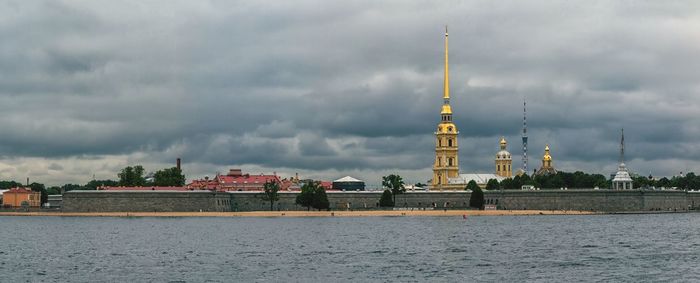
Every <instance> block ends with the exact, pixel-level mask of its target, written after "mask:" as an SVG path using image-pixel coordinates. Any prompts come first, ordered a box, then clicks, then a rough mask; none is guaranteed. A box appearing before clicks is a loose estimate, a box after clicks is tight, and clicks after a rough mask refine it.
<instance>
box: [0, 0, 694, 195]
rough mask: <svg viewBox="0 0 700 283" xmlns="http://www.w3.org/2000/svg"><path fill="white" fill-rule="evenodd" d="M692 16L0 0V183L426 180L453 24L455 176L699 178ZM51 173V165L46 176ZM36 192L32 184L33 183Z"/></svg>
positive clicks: (542, 8) (671, 8)
mask: <svg viewBox="0 0 700 283" xmlns="http://www.w3.org/2000/svg"><path fill="white" fill-rule="evenodd" d="M697 6H698V4H696V3H694V2H690V1H688V2H683V1H681V2H674V3H655V2H649V3H634V4H629V3H623V2H612V3H609V2H601V3H589V2H584V1H581V2H562V3H552V2H530V1H529V2H527V3H524V2H523V3H494V2H491V1H469V2H462V3H434V2H428V1H422V2H421V1H419V2H413V3H405V1H396V2H381V3H375V2H371V1H366V2H353V3H342V4H340V3H325V2H316V1H304V2H295V3H294V4H291V3H290V4H285V3H275V4H269V3H262V2H255V1H250V2H237V3H230V2H226V1H209V2H196V3H192V2H185V1H182V2H178V1H176V2H173V1H161V2H158V1H156V2H149V3H147V4H145V3H142V2H137V1H120V2H72V1H37V2H26V1H7V2H3V3H0V7H1V9H0V11H2V12H0V14H2V17H0V36H1V37H2V38H6V39H11V40H6V41H3V45H2V47H0V72H2V74H3V75H2V76H0V128H1V129H3V134H2V137H0V156H1V157H2V159H0V177H2V178H5V179H23V178H24V177H25V176H28V175H29V176H33V177H36V178H38V179H41V180H44V181H45V182H49V183H51V182H55V183H59V182H74V183H75V182H84V181H86V180H88V179H89V178H91V177H92V175H93V174H95V175H96V177H97V178H115V176H116V170H118V169H119V168H121V167H123V166H125V165H127V164H133V163H142V164H147V165H149V166H150V167H151V168H149V170H156V169H158V168H160V167H163V166H171V164H172V162H173V160H174V159H175V158H177V157H182V158H183V159H184V160H185V162H186V163H185V165H186V167H185V168H186V173H187V174H188V176H189V177H199V176H204V175H212V174H214V173H215V172H216V171H225V170H226V168H228V167H243V168H244V170H251V171H266V172H272V171H277V172H281V173H285V174H293V173H294V172H301V173H303V174H306V175H308V176H314V177H318V178H324V179H332V178H336V177H341V176H342V175H346V174H355V175H357V177H361V178H366V179H368V180H369V181H371V182H372V181H376V180H374V179H376V178H377V177H378V174H381V173H385V172H398V173H402V174H404V175H405V176H406V178H407V179H409V180H411V181H414V182H415V181H421V182H425V181H426V180H427V179H429V178H430V166H431V162H432V154H433V150H434V148H433V147H434V141H433V136H432V132H433V131H434V128H435V125H436V124H437V122H438V121H439V115H438V112H439V109H440V104H441V93H442V85H441V84H442V67H443V66H442V58H443V57H442V52H443V45H442V40H443V37H442V26H443V25H444V24H445V23H447V24H449V25H450V35H451V36H450V63H451V66H450V67H451V88H452V95H453V100H452V102H453V109H454V111H455V114H454V118H455V121H456V123H457V125H458V127H459V130H460V132H461V134H460V146H461V148H460V160H461V167H462V168H463V170H464V171H481V172H490V171H492V170H493V168H492V167H493V164H492V163H493V160H492V158H493V154H494V153H495V152H496V151H497V146H498V144H497V142H498V138H499V137H500V136H505V137H506V138H508V141H509V149H510V151H511V152H512V153H513V155H514V159H515V162H514V164H515V165H516V166H519V165H520V159H519V158H520V154H521V151H520V143H519V132H520V126H521V122H522V121H521V120H522V113H521V111H522V109H521V108H522V100H523V99H527V101H528V123H529V126H530V149H531V151H530V156H531V160H530V164H531V167H532V165H535V164H537V165H539V161H538V160H537V159H539V157H540V155H541V154H542V150H543V147H544V144H545V143H549V144H551V146H552V154H553V155H554V158H555V165H557V166H558V167H560V168H561V169H564V170H567V171H574V170H584V171H590V172H596V173H603V174H608V173H609V172H608V171H612V170H614V169H615V166H616V164H615V163H616V160H617V150H618V149H617V148H618V145H617V144H618V140H619V129H620V128H622V127H624V128H625V132H626V139H627V142H628V144H627V148H628V151H627V152H628V156H629V160H630V161H629V162H628V165H629V167H630V168H631V169H633V170H635V171H638V172H644V174H647V173H648V172H653V174H657V175H670V174H675V173H677V172H679V171H700V170H697V169H696V168H697V166H698V165H699V163H698V162H697V161H696V160H698V157H700V156H698V154H697V152H699V151H698V150H697V145H696V142H695V141H696V140H697V139H698V138H700V128H699V127H698V126H697V125H698V124H699V123H698V122H699V121H698V120H699V119H698V116H697V114H696V113H697V110H696V109H697V107H698V105H699V104H700V101H699V100H700V99H699V98H698V96H697V95H696V93H697V90H698V89H699V87H698V81H700V80H699V78H698V73H697V72H696V70H697V69H699V68H700V63H698V61H697V60H693V59H694V58H697V57H700V56H699V55H700V54H699V53H700V51H699V50H700V49H698V48H697V41H696V40H694V39H695V38H698V36H699V35H698V33H697V28H694V27H695V26H697V25H698V24H700V17H698V12H697V11H700V10H699V9H697V8H698V7H697ZM59 168H60V169H59ZM41 180H40V181H41Z"/></svg>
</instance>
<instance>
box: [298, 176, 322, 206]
mask: <svg viewBox="0 0 700 283" xmlns="http://www.w3.org/2000/svg"><path fill="white" fill-rule="evenodd" d="M317 187H319V185H318V183H317V182H314V181H311V182H306V183H305V184H304V185H302V186H301V192H300V193H299V194H298V195H297V198H296V200H295V202H296V204H298V205H301V206H303V207H306V210H310V209H311V204H312V203H313V201H314V194H315V193H316V188H317Z"/></svg>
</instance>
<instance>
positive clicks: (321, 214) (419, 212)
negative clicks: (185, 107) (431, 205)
mask: <svg viewBox="0 0 700 283" xmlns="http://www.w3.org/2000/svg"><path fill="white" fill-rule="evenodd" d="M586 214H601V213H600V212H592V211H576V210H413V211H411V210H363V211H249V212H50V211H38V212H0V216H63V217H373V216H374V217H381V216H508V215H510V216H513V215H586Z"/></svg>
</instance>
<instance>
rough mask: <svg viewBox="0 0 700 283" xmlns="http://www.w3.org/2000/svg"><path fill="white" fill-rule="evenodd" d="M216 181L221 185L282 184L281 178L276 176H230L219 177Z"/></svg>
mask: <svg viewBox="0 0 700 283" xmlns="http://www.w3.org/2000/svg"><path fill="white" fill-rule="evenodd" d="M216 179H217V180H218V181H219V183H221V184H251V183H252V184H265V183H266V182H268V181H269V182H277V183H279V182H280V178H279V177H277V176H276V175H248V174H246V175H241V176H228V175H219V176H216Z"/></svg>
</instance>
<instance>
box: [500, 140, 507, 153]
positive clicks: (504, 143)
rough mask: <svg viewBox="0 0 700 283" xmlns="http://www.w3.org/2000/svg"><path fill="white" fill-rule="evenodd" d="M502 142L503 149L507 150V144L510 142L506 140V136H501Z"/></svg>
mask: <svg viewBox="0 0 700 283" xmlns="http://www.w3.org/2000/svg"><path fill="white" fill-rule="evenodd" d="M500 143H501V149H502V150H505V149H506V146H507V145H508V143H507V142H506V138H505V137H501V142H500Z"/></svg>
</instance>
